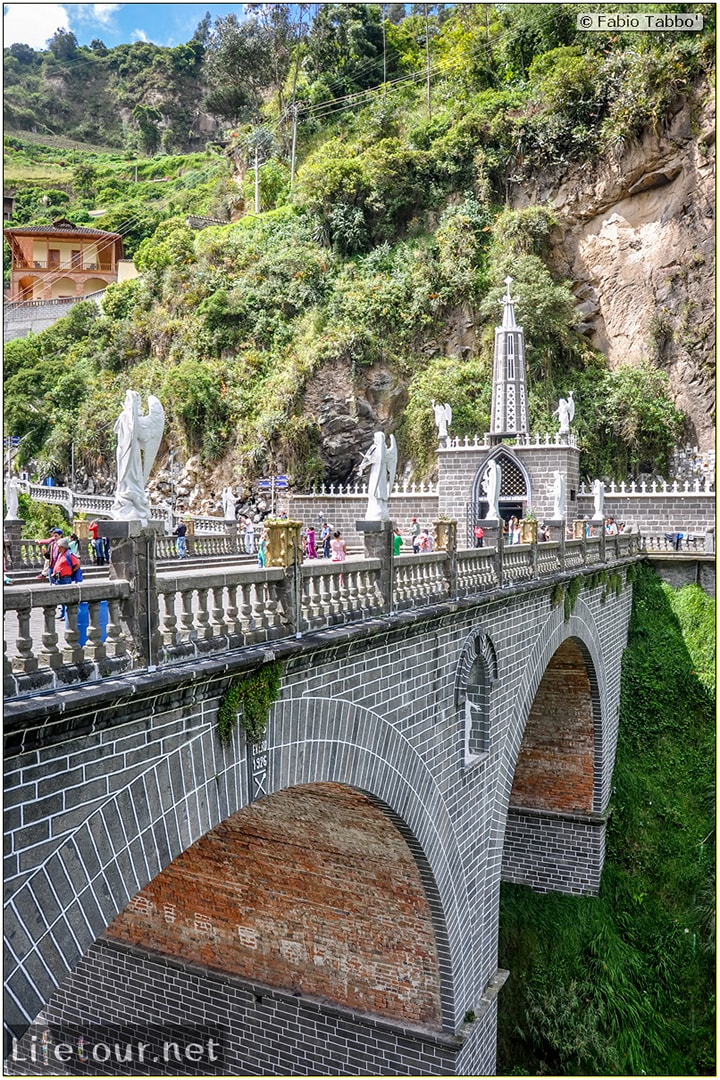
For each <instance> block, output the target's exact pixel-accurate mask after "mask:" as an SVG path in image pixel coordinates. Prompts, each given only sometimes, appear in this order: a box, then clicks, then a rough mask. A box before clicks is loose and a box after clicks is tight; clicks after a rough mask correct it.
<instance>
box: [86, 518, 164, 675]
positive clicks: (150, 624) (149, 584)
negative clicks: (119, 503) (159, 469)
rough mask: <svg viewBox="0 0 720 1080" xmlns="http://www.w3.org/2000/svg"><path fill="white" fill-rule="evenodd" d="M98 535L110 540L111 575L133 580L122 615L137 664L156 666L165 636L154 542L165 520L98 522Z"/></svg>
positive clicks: (152, 668)
mask: <svg viewBox="0 0 720 1080" xmlns="http://www.w3.org/2000/svg"><path fill="white" fill-rule="evenodd" d="M98 524H99V535H100V536H107V537H108V538H109V540H110V579H111V581H112V580H115V581H117V580H119V581H129V582H130V596H129V597H128V599H127V600H125V601H124V603H123V608H122V618H123V622H124V623H125V624H126V626H127V630H128V637H129V640H130V641H131V642H132V644H133V648H134V652H135V659H136V662H137V665H139V666H142V667H147V668H149V669H150V670H151V671H152V670H154V669H155V668H156V667H157V662H158V656H159V652H160V646H161V644H162V637H161V634H160V626H159V622H160V607H159V600H158V589H157V565H156V563H157V560H156V552H155V544H156V540H157V534H158V529H162V522H158V523H157V525H148V526H147V527H145V528H143V527H142V526H141V524H140V522H139V521H103V522H99V523H98Z"/></svg>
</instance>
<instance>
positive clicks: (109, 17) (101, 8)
mask: <svg viewBox="0 0 720 1080" xmlns="http://www.w3.org/2000/svg"><path fill="white" fill-rule="evenodd" d="M122 6H123V5H122V4H73V14H74V16H75V17H76V18H77V20H78V22H84V23H91V24H92V23H96V24H97V25H98V26H100V27H106V28H112V26H113V15H115V14H116V13H117V12H118V11H120V9H121V7H122Z"/></svg>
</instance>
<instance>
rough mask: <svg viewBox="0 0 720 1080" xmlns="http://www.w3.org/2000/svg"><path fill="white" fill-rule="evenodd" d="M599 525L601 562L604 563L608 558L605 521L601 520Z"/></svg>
mask: <svg viewBox="0 0 720 1080" xmlns="http://www.w3.org/2000/svg"><path fill="white" fill-rule="evenodd" d="M598 527H599V529H600V562H601V563H604V562H605V559H606V552H605V547H606V544H605V522H604V521H601V522H600V525H599V526H598Z"/></svg>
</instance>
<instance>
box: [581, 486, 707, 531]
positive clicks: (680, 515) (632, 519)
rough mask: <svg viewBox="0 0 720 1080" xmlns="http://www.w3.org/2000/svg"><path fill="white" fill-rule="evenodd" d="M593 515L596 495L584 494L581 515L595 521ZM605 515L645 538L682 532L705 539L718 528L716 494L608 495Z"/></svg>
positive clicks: (658, 493)
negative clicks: (713, 529)
mask: <svg viewBox="0 0 720 1080" xmlns="http://www.w3.org/2000/svg"><path fill="white" fill-rule="evenodd" d="M593 511H594V502H593V497H592V495H586V494H583V493H581V494H580V495H579V497H578V512H579V513H580V514H583V515H584V516H586V517H592V515H593ZM604 512H605V516H606V517H609V516H612V517H614V518H615V520H616V521H624V522H625V524H626V525H632V526H633V527H634V528H636V529H638V530H639V531H640V532H641V533H642V534H643V535H645V536H658V535H662V534H663V533H666V532H678V531H679V532H684V533H693V534H698V535H700V536H702V535H703V534H704V533H706V532H707V531H708V529H711V528H714V527H715V492H714V491H712V492H707V493H700V492H697V493H696V492H689V493H685V492H682V491H678V492H673V491H668V492H667V493H665V492H662V491H655V492H652V491H649V492H646V493H645V494H643V493H641V492H637V493H635V494H630V493H626V494H622V493H619V492H606V493H605V503H604Z"/></svg>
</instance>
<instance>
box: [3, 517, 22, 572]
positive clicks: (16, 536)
mask: <svg viewBox="0 0 720 1080" xmlns="http://www.w3.org/2000/svg"><path fill="white" fill-rule="evenodd" d="M24 525H25V522H24V520H23V519H22V518H5V521H4V522H3V554H4V556H5V560H6V563H7V567H6V569H8V570H19V569H20V564H21V561H22V559H21V555H20V540H21V537H22V531H23V527H24Z"/></svg>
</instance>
